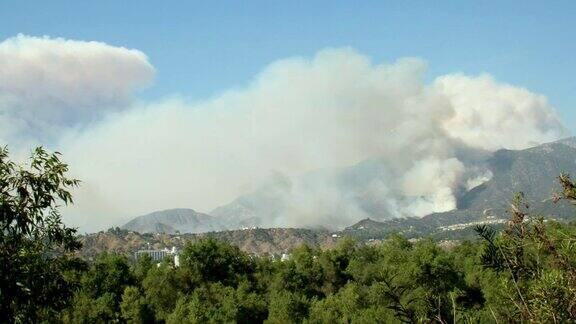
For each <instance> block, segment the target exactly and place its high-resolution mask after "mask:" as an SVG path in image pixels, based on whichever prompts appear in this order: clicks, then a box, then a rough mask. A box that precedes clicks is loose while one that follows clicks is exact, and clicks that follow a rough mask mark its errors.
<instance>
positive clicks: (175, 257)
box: [134, 246, 180, 267]
mask: <svg viewBox="0 0 576 324" xmlns="http://www.w3.org/2000/svg"><path fill="white" fill-rule="evenodd" d="M143 255H148V256H150V258H151V259H152V261H156V262H158V263H160V262H162V261H164V260H166V258H171V259H172V261H173V262H174V266H176V267H179V266H180V252H179V251H178V250H177V249H176V247H175V246H173V247H172V249H168V248H164V249H162V250H154V249H145V250H138V251H136V252H134V258H135V259H136V260H138V258H140V257H142V256H143Z"/></svg>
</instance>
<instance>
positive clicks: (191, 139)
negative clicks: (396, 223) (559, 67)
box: [0, 37, 566, 230]
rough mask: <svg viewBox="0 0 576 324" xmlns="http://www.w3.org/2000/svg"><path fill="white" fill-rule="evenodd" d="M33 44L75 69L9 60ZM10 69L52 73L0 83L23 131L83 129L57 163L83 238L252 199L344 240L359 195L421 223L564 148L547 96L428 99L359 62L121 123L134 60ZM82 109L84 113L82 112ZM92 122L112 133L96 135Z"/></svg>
mask: <svg viewBox="0 0 576 324" xmlns="http://www.w3.org/2000/svg"><path fill="white" fill-rule="evenodd" d="M28 41H30V42H32V43H34V44H36V45H34V46H33V47H34V48H40V49H36V50H35V51H33V52H34V53H36V54H35V55H36V56H39V57H43V55H41V54H38V53H39V52H42V50H41V49H43V48H44V47H43V46H44V45H45V46H46V47H49V48H50V50H49V51H48V52H50V53H52V52H53V53H68V54H66V55H64V54H61V55H56V54H50V55H48V57H50V60H49V62H48V61H43V60H38V59H32V58H27V57H28V55H30V54H27V53H28V52H27V51H22V50H14V49H12V50H10V48H16V49H18V48H19V47H26V46H24V45H22V43H27V42H28ZM6 43H7V44H8V45H6ZM46 44H51V45H50V46H48V45H46ZM52 45H54V48H52ZM60 46H62V50H61V51H62V52H61V51H60V50H59V49H57V48H60ZM6 53H8V54H6ZM2 55H4V56H2ZM7 55H8V56H10V57H11V60H16V61H20V62H22V63H21V64H20V66H21V67H20V69H21V70H22V71H29V70H34V68H33V67H34V66H37V67H36V69H44V68H45V66H50V65H51V64H52V65H53V66H56V67H57V68H54V69H52V70H51V71H53V73H48V74H47V75H49V76H51V77H50V78H45V79H44V81H43V82H39V81H34V80H36V79H35V78H34V77H28V78H24V79H23V80H22V81H18V82H17V83H16V84H15V85H9V84H10V82H8V81H9V79H8V78H3V79H0V93H4V97H8V98H10V97H11V96H12V97H14V96H15V97H16V98H17V100H16V101H17V104H14V103H10V104H8V107H9V109H10V110H11V111H14V109H15V108H14V107H19V109H22V110H23V111H24V110H25V111H26V113H22V114H19V115H18V116H19V117H20V118H21V119H22V120H24V121H25V122H26V123H36V122H42V123H45V124H46V125H48V126H52V127H57V128H58V129H59V130H61V126H62V125H65V126H74V125H77V124H79V123H84V125H85V127H82V128H77V127H68V128H66V129H65V131H64V132H62V131H60V133H59V135H58V141H57V143H56V144H54V147H55V148H58V149H59V150H61V151H62V152H63V153H64V154H65V158H66V160H68V161H69V162H70V164H71V166H72V167H73V171H74V172H75V174H76V175H77V176H78V177H80V178H81V179H82V180H83V181H84V182H83V187H82V189H80V190H79V192H77V196H76V197H77V205H76V206H75V207H74V208H73V209H71V210H69V211H68V215H69V216H71V217H72V216H74V217H75V218H71V219H72V222H73V223H74V224H77V225H81V226H82V228H83V229H88V230H94V229H98V228H102V227H106V226H110V225H111V224H114V223H119V222H120V219H122V218H127V217H133V216H136V215H139V214H143V213H147V212H150V211H152V210H158V209H164V208H173V207H191V208H195V209H197V210H200V211H210V210H211V209H213V208H215V207H217V206H219V205H222V204H224V203H227V202H229V201H231V200H233V199H234V198H236V197H237V196H238V195H241V194H244V193H249V192H252V191H253V190H255V189H257V188H266V189H265V191H267V192H266V195H268V196H272V198H273V200H274V201H281V202H282V210H280V211H278V210H276V211H271V213H270V215H271V216H270V219H266V220H265V223H264V225H274V226H306V225H308V226H314V225H329V226H343V225H349V224H350V223H351V222H352V221H354V220H357V219H358V218H361V217H364V216H365V215H364V214H365V213H366V210H367V208H366V206H364V205H362V204H359V203H358V200H357V199H356V196H358V195H359V194H361V195H363V197H364V198H365V199H364V201H370V202H371V207H370V208H375V209H377V210H380V211H384V212H383V214H385V215H386V217H391V216H392V217H397V216H407V215H416V216H422V215H425V214H428V213H430V212H438V211H445V210H450V209H453V208H455V204H456V198H457V196H458V194H459V193H460V192H461V191H462V190H466V189H469V188H470V187H472V186H474V185H477V184H479V183H481V182H482V181H485V180H486V179H487V178H489V176H490V174H489V173H487V171H486V169H484V168H483V166H482V164H481V163H480V162H479V161H481V160H482V158H481V157H482V156H483V154H485V153H486V152H489V151H493V150H496V149H499V148H514V149H518V148H524V147H528V146H531V145H534V144H536V143H540V142H545V141H550V140H554V139H557V138H560V137H562V136H564V135H565V133H566V132H565V130H564V128H563V126H562V125H561V123H560V121H559V119H558V117H557V116H556V114H555V111H554V109H553V108H552V107H550V106H549V105H548V103H547V102H546V100H545V98H544V97H543V96H541V95H537V94H534V93H531V92H529V91H528V90H525V89H521V88H518V87H514V86H511V85H506V84H502V83H499V82H497V81H495V80H493V79H492V78H491V77H490V76H486V75H482V76H479V77H468V76H465V75H446V76H442V77H439V78H437V79H436V80H435V81H434V82H433V83H432V84H429V85H427V84H426V83H425V82H424V80H423V79H424V78H423V76H424V73H425V70H426V64H425V63H424V62H423V61H422V60H419V59H412V58H408V59H401V60H399V61H397V62H395V63H393V64H374V63H372V62H371V61H370V60H369V59H368V58H367V57H365V56H363V55H361V54H359V53H357V52H355V51H354V50H352V49H327V50H323V51H320V52H319V53H318V54H316V55H315V56H314V57H313V58H312V59H306V58H301V57H296V58H290V59H286V60H280V61H277V62H275V63H273V64H271V65H269V66H268V67H266V68H265V69H264V70H263V71H262V72H261V73H260V74H259V75H258V76H257V77H256V78H255V79H254V80H253V81H252V82H251V83H250V84H249V85H247V86H245V87H243V88H239V89H235V90H230V91H226V92H224V93H222V94H221V95H219V96H217V97H216V98H213V99H210V100H206V101H203V102H194V103H190V102H186V101H184V100H179V99H171V100H162V101H160V102H154V103H148V104H138V105H135V106H132V107H131V109H128V110H126V109H122V108H125V106H126V105H125V102H127V101H129V99H130V98H131V94H132V91H133V90H134V88H135V87H137V86H140V85H142V84H145V83H147V82H149V81H150V78H151V75H152V71H153V69H152V67H151V66H150V65H149V64H148V62H147V61H146V57H145V56H144V55H143V54H142V53H140V52H137V51H133V50H126V49H122V48H115V47H111V46H108V45H105V44H101V43H82V42H71V41H65V40H60V39H58V40H50V39H32V40H29V39H28V38H25V37H19V38H16V39H13V40H9V41H7V42H4V43H2V44H0V70H2V69H7V67H5V66H8V65H9V64H3V62H2V61H5V59H3V57H7ZM74 55H76V56H77V57H82V58H83V59H72V58H71V57H74ZM20 56H22V57H24V58H21V57H20ZM95 57H96V58H97V59H95ZM92 59H94V61H91V60H92ZM25 62H33V63H34V64H28V63H25ZM36 62H38V63H37V64H36ZM35 64H36V65H35ZM30 66H32V67H30ZM69 70H71V73H72V74H71V75H72V76H69V75H68V74H69V73H68V72H69ZM11 71H12V70H11ZM118 71H122V72H118ZM11 73H12V75H16V74H17V72H11ZM34 73H36V72H27V74H28V75H30V74H32V75H33V74H34ZM7 80H8V81H7ZM82 85H84V86H82ZM35 89H38V90H39V92H37V93H39V94H40V95H38V96H41V97H38V96H37V95H35V93H36V92H35ZM21 93H25V95H19V94H21ZM46 97H50V98H53V104H50V105H49V107H50V108H48V109H47V108H45V107H46V106H44V105H39V108H38V109H47V110H43V111H37V110H33V108H26V109H24V108H20V107H30V104H31V103H36V102H40V101H42V100H44V99H43V98H46ZM38 98H41V99H38ZM4 100H6V99H4ZM4 102H6V101H4ZM78 103H81V104H80V105H79V106H81V107H83V108H81V109H80V110H74V109H75V108H73V107H75V106H77V104H78ZM3 105H4V106H5V105H6V104H3ZM40 107H42V108H40ZM109 107H116V108H113V109H110V108H109ZM0 109H2V108H1V107H0ZM29 113H30V114H32V113H33V114H40V115H41V116H42V117H41V119H40V120H38V119H36V118H32V117H30V116H29V115H26V114H29ZM44 113H46V116H44ZM104 113H105V114H104ZM69 114H70V115H69ZM94 114H96V115H98V116H103V117H101V118H97V119H96V121H94V120H95V119H94V117H93V116H94ZM69 116H70V117H69ZM86 125H87V126H86ZM363 161H364V162H363ZM353 165H357V167H353V168H349V169H345V170H348V171H342V170H343V169H339V168H342V167H348V166H353ZM318 170H320V171H318ZM347 173H348V175H346V174H347ZM305 174H306V175H305ZM335 174H340V175H339V176H335ZM341 174H344V178H346V179H348V180H346V181H344V180H342V176H341ZM270 179H276V181H272V180H270ZM278 179H280V181H278ZM263 183H264V184H265V185H264V187H261V185H262V184H263ZM260 191H262V189H261V190H260Z"/></svg>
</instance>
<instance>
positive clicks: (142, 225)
mask: <svg viewBox="0 0 576 324" xmlns="http://www.w3.org/2000/svg"><path fill="white" fill-rule="evenodd" d="M122 228H123V229H128V230H132V231H136V232H140V233H157V232H164V233H169V234H174V233H175V232H180V233H202V232H210V231H219V230H223V229H226V228H225V227H224V226H223V225H222V224H221V223H220V222H219V221H218V219H216V218H214V217H212V216H210V215H208V214H203V213H199V212H197V211H195V210H193V209H189V208H174V209H166V210H159V211H155V212H152V213H150V214H146V215H142V216H138V217H136V218H134V219H132V220H131V221H129V222H128V223H126V224H125V225H124V226H122Z"/></svg>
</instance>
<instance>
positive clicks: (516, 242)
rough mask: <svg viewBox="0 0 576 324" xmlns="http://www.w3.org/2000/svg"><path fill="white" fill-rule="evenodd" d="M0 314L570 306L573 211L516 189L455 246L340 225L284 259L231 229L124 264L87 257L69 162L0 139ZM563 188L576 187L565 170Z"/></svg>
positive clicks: (420, 317)
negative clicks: (502, 208) (322, 246)
mask: <svg viewBox="0 0 576 324" xmlns="http://www.w3.org/2000/svg"><path fill="white" fill-rule="evenodd" d="M0 153H1V154H0V171H1V172H2V173H1V174H0V175H1V177H0V190H1V191H0V193H1V196H0V198H1V199H2V200H0V212H1V213H0V225H2V226H3V231H2V232H1V235H2V236H1V237H0V239H1V241H0V244H1V245H2V246H0V248H1V250H0V257H1V258H2V259H1V260H0V261H1V263H2V264H0V266H1V267H2V273H1V274H2V276H3V278H2V279H3V280H2V281H1V282H0V302H1V303H0V307H1V309H0V316H2V318H0V322H62V323H110V322H112V323H114V322H116V323H155V322H165V323H233V322H241V323H247V322H249V323H261V322H266V323H300V322H304V323H394V322H396V323H401V322H405V323H431V322H436V323H449V322H450V323H453V322H464V323H484V322H499V323H509V322H545V323H547V322H571V321H574V319H576V270H575V269H576V224H560V223H555V222H549V223H545V222H544V221H542V220H533V219H532V220H531V219H529V218H528V216H527V206H525V205H524V204H523V202H522V196H521V195H518V197H516V198H515V199H514V201H513V202H512V204H511V207H510V215H511V219H510V222H509V223H508V224H507V225H506V228H505V230H504V231H502V232H496V231H495V230H494V229H492V228H490V227H478V228H477V232H478V234H479V237H480V238H481V240H478V241H475V242H469V241H466V242H463V243H462V244H461V245H459V246H457V247H456V248H454V249H452V250H444V249H442V248H440V247H439V246H438V245H437V244H436V243H435V242H434V241H433V240H432V239H424V240H420V241H418V242H416V243H411V242H409V241H408V240H407V239H406V238H405V237H402V236H399V235H393V236H391V237H390V238H389V239H388V240H386V241H385V242H384V243H382V244H380V245H377V246H367V245H359V244H356V243H355V242H354V241H352V240H349V239H343V240H341V242H340V243H339V245H338V246H337V247H336V248H335V249H332V250H326V251H322V250H317V249H312V248H310V247H307V246H301V247H299V248H297V249H296V250H295V251H293V253H292V257H291V258H290V260H288V261H274V260H270V259H269V258H267V257H253V256H249V255H248V254H246V253H244V252H241V251H240V250H239V249H238V248H237V247H235V246H231V245H229V244H227V243H223V242H220V241H216V240H214V239H206V240H202V241H200V242H197V243H195V244H188V245H187V246H186V247H185V249H184V251H183V253H182V254H181V266H180V267H175V266H174V265H173V264H172V263H171V262H169V261H166V262H163V263H161V264H159V265H156V264H155V263H154V262H152V261H151V260H150V259H149V258H145V257H143V258H140V259H139V260H138V261H137V262H136V263H133V264H131V263H130V262H129V260H128V259H127V258H126V257H125V256H122V255H116V254H109V253H103V254H101V255H100V256H99V257H98V258H97V259H96V260H95V261H94V262H93V263H91V264H85V263H82V262H80V261H79V260H77V259H72V258H70V257H67V256H66V255H67V254H66V252H67V251H68V252H70V251H74V250H75V249H76V248H77V246H78V244H77V242H76V240H75V238H74V235H73V234H74V231H73V230H70V229H67V228H66V227H64V226H63V225H62V223H61V222H60V218H59V214H58V208H57V202H58V201H63V202H64V203H67V202H69V201H71V197H70V195H69V193H68V191H66V188H67V187H70V186H73V185H75V184H76V181H74V180H68V179H67V178H66V177H65V172H66V166H65V165H64V164H62V163H61V162H60V161H59V160H58V159H57V156H55V155H53V156H50V155H48V154H46V153H45V152H43V151H42V150H40V151H36V153H35V155H34V156H33V159H32V164H31V168H30V170H32V171H26V170H25V169H22V168H19V167H16V166H15V165H14V164H12V163H11V162H9V161H8V160H7V154H6V152H5V151H0ZM560 182H561V184H562V186H563V188H564V191H563V192H562V193H561V195H559V196H558V199H568V200H572V201H575V200H576V186H574V184H573V183H572V182H571V181H570V179H569V178H568V177H567V176H565V175H562V176H560Z"/></svg>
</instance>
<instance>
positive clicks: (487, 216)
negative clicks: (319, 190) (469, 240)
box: [345, 137, 576, 236]
mask: <svg viewBox="0 0 576 324" xmlns="http://www.w3.org/2000/svg"><path fill="white" fill-rule="evenodd" d="M487 162H488V165H489V166H490V170H491V172H492V178H491V179H490V180H488V181H487V182H485V183H483V184H482V185H480V186H478V187H476V188H473V189H472V190H470V191H468V192H466V193H464V194H463V195H462V196H461V197H460V198H459V199H458V204H457V205H458V208H457V209H456V210H452V211H449V212H444V213H435V214H431V215H427V216H425V217H423V218H420V219H418V218H405V219H395V220H389V221H385V222H380V225H374V224H373V225H372V228H376V227H377V228H379V229H382V230H381V231H374V230H370V231H365V232H366V233H367V234H368V233H369V234H370V235H375V233H379V234H382V235H384V232H392V231H395V232H402V233H404V234H409V235H415V236H418V235H421V234H433V233H435V232H442V231H444V232H445V231H452V230H455V229H458V230H461V229H465V228H471V227H473V225H475V224H477V223H479V222H485V223H491V224H501V223H502V220H504V219H507V218H508V217H509V216H508V215H507V213H506V210H507V208H508V206H509V204H510V201H511V199H512V198H513V196H514V194H515V193H517V192H520V191H521V192H523V193H524V194H525V198H526V201H527V202H528V204H529V213H530V214H531V215H533V216H544V217H554V218H556V219H564V220H570V219H574V218H575V217H576V208H574V206H572V205H570V204H569V203H568V202H565V201H560V202H558V203H554V202H553V201H552V195H553V193H554V192H557V191H559V190H560V186H559V184H558V181H557V177H558V175H559V174H560V173H562V172H565V173H569V174H572V175H575V176H576V138H574V137H572V138H567V139H563V140H560V141H556V142H552V143H547V144H543V145H539V146H536V147H533V148H529V149H525V150H519V151H511V150H500V151H497V152H495V153H494V155H493V156H492V157H491V158H490V159H489V160H488V161H487ZM465 224H468V225H470V226H465ZM358 226H359V225H358V224H356V225H354V226H350V227H349V228H347V229H346V230H345V232H350V233H357V232H359V231H358Z"/></svg>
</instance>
